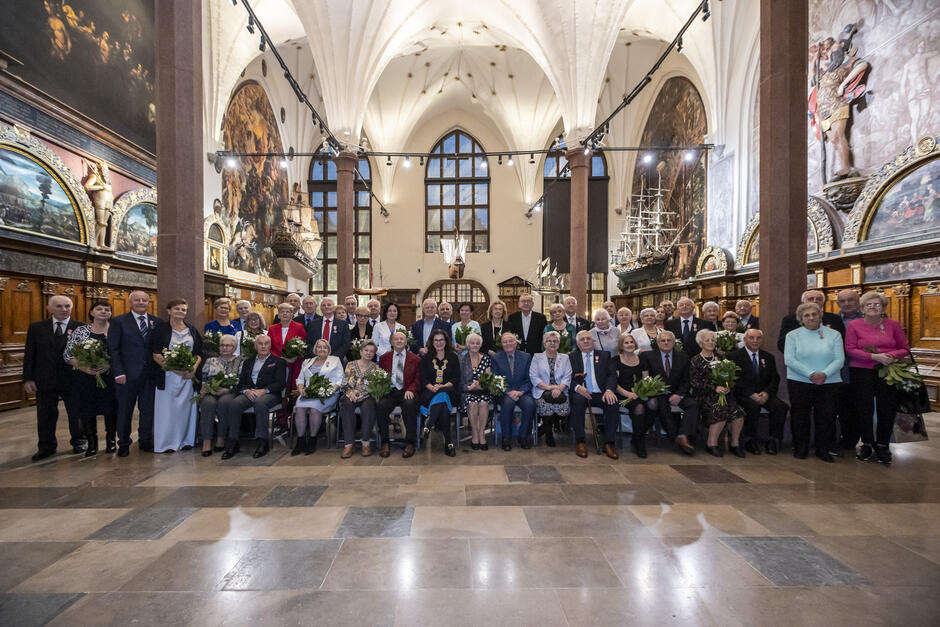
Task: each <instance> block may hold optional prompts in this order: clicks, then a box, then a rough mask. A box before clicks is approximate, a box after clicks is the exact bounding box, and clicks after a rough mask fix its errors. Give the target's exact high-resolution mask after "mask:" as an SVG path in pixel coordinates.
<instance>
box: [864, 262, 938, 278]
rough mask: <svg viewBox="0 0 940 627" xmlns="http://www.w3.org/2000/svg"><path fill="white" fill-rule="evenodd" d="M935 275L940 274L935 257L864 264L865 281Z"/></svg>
mask: <svg viewBox="0 0 940 627" xmlns="http://www.w3.org/2000/svg"><path fill="white" fill-rule="evenodd" d="M936 276H940V258H937V257H933V258H931V259H911V260H909V261H899V262H896V263H879V264H877V265H873V266H865V281H866V282H869V283H877V282H879V281H894V280H898V279H929V278H931V277H936Z"/></svg>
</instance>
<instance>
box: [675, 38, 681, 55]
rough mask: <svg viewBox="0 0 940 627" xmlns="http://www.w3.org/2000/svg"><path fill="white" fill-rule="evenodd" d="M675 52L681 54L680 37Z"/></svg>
mask: <svg viewBox="0 0 940 627" xmlns="http://www.w3.org/2000/svg"><path fill="white" fill-rule="evenodd" d="M676 52H678V53H679V54H682V37H680V38H679V43H677V44H676Z"/></svg>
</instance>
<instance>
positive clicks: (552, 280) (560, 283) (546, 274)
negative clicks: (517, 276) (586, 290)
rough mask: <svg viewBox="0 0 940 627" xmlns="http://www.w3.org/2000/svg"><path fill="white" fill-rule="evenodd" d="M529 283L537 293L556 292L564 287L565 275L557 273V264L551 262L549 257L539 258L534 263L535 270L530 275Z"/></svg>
mask: <svg viewBox="0 0 940 627" xmlns="http://www.w3.org/2000/svg"><path fill="white" fill-rule="evenodd" d="M529 283H531V284H532V290H533V291H534V292H536V293H537V294H541V295H543V296H544V295H550V294H558V293H559V292H562V291H563V290H564V289H565V275H563V274H559V273H558V265H557V264H553V263H552V259H551V257H546V258H544V259H539V260H538V263H537V264H535V271H534V272H533V273H532V274H531V275H530V279H529Z"/></svg>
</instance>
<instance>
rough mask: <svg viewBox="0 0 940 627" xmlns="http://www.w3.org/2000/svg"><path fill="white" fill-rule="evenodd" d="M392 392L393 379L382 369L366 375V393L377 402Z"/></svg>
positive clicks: (376, 369)
mask: <svg viewBox="0 0 940 627" xmlns="http://www.w3.org/2000/svg"><path fill="white" fill-rule="evenodd" d="M391 391H392V377H391V375H389V374H388V373H387V372H385V371H384V370H383V369H381V368H375V369H374V370H373V371H372V372H370V373H369V374H368V375H366V392H368V393H369V396H371V397H372V398H374V399H375V400H376V401H378V400H381V399H382V398H385V397H386V396H388V394H389V393H390V392H391Z"/></svg>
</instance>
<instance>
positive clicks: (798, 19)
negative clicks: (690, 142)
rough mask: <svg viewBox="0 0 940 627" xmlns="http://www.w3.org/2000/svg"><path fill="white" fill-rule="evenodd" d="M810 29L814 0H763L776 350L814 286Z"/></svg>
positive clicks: (764, 136) (769, 286) (763, 297)
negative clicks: (810, 262) (809, 211)
mask: <svg viewBox="0 0 940 627" xmlns="http://www.w3.org/2000/svg"><path fill="white" fill-rule="evenodd" d="M808 33H809V15H808V6H807V3H806V0H761V3H760V231H759V235H760V275H759V276H760V323H761V324H760V326H761V329H763V331H764V335H765V339H764V348H765V349H766V350H769V351H774V352H776V345H777V333H778V332H779V330H780V322H781V320H782V319H783V317H784V316H785V315H787V314H788V313H793V311H795V309H796V306H797V304H799V302H800V294H801V293H802V292H803V291H804V290H805V289H806V219H807V218H806V198H807V196H806V133H807V131H806V125H807V118H806V86H807V83H806V71H807V63H808V61H807V56H806V54H807V53H806V47H807V43H806V42H807V38H808ZM777 362H778V364H779V365H780V367H781V368H782V367H783V360H782V359H781V358H778V359H777Z"/></svg>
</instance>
